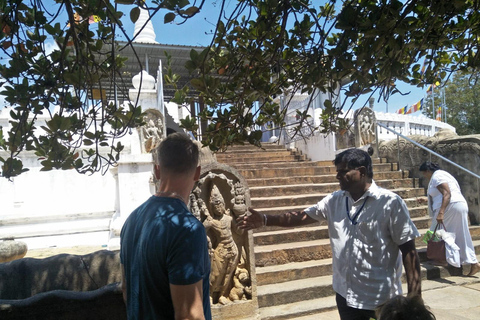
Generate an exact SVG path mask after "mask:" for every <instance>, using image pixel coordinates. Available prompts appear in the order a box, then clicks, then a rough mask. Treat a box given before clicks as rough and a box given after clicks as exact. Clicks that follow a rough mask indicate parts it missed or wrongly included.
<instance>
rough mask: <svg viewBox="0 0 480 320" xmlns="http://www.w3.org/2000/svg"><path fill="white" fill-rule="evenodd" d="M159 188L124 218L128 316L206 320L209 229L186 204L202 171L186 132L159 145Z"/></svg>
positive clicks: (208, 315) (123, 258) (124, 283)
mask: <svg viewBox="0 0 480 320" xmlns="http://www.w3.org/2000/svg"><path fill="white" fill-rule="evenodd" d="M157 163H158V164H156V165H155V169H154V171H155V175H156V177H157V178H158V179H159V180H160V186H159V188H158V192H157V193H156V194H155V195H154V196H152V197H150V199H148V200H147V201H146V202H145V203H143V204H142V205H141V206H140V207H138V208H137V209H136V210H135V211H133V212H132V214H131V215H130V216H129V217H128V219H127V221H126V222H125V224H124V226H123V228H122V232H121V234H120V238H121V249H120V259H121V263H122V279H123V281H122V290H123V298H124V300H125V303H126V305H127V315H128V319H206V320H210V319H211V318H212V316H211V311H210V296H209V276H210V258H209V255H208V244H207V237H206V233H205V228H204V227H203V225H202V223H201V222H200V221H199V220H197V219H196V218H195V217H194V216H193V215H192V214H191V213H190V211H189V210H188V208H187V205H186V203H187V201H186V200H187V199H188V197H189V194H190V191H191V190H192V188H193V186H194V184H195V181H197V180H198V178H199V176H200V167H199V166H198V147H197V146H196V145H195V144H194V143H193V142H192V141H191V140H190V138H188V137H187V136H186V135H184V134H180V133H174V134H171V135H169V136H168V137H167V138H166V139H165V140H164V141H162V143H161V144H160V146H159V147H158V149H157Z"/></svg>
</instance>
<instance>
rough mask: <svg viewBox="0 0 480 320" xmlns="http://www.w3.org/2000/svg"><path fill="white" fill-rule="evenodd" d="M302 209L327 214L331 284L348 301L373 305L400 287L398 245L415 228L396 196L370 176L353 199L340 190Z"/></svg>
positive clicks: (323, 217) (353, 304) (366, 306)
mask: <svg viewBox="0 0 480 320" xmlns="http://www.w3.org/2000/svg"><path fill="white" fill-rule="evenodd" d="M362 206H363V208H362ZM347 208H348V211H347ZM360 209H361V210H360ZM305 212H306V213H307V214H308V215H309V216H310V217H312V218H313V219H316V220H319V221H323V220H327V223H328V231H329V234H330V244H331V246H332V255H333V257H332V258H333V289H334V290H335V292H337V293H338V294H340V295H341V296H342V297H344V298H345V299H346V301H347V305H348V306H350V307H353V308H357V309H367V310H374V309H375V308H376V307H377V306H379V305H380V304H382V303H384V302H385V301H387V300H388V299H390V298H392V297H394V296H395V295H398V294H401V293H402V285H401V274H402V261H401V254H400V250H399V248H398V246H399V245H402V244H404V243H406V242H407V241H409V240H412V239H415V237H419V236H420V234H419V232H418V230H417V228H416V227H415V225H414V224H413V222H412V220H411V219H410V214H409V212H408V209H407V206H406V204H405V202H404V201H403V200H402V198H400V196H398V195H397V194H395V193H393V192H391V191H388V190H386V189H383V188H380V187H378V186H377V185H376V184H375V182H372V185H371V186H370V188H369V189H368V190H367V191H366V192H365V193H364V194H363V196H362V197H361V198H360V199H358V200H357V201H353V199H352V197H351V195H350V193H349V192H348V191H341V190H340V191H336V192H334V193H332V194H330V195H328V196H327V197H325V198H324V199H322V200H321V201H320V202H318V203H317V204H316V205H314V206H312V207H310V208H307V209H306V210H305ZM357 212H358V215H357V216H356V218H355V220H353V218H354V216H355V214H357ZM352 220H353V221H352Z"/></svg>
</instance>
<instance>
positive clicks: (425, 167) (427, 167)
mask: <svg viewBox="0 0 480 320" xmlns="http://www.w3.org/2000/svg"><path fill="white" fill-rule="evenodd" d="M440 169H441V168H440V166H439V165H438V163H434V162H430V161H425V162H424V163H422V164H421V165H420V168H419V169H418V170H420V171H431V172H435V171H437V170H440Z"/></svg>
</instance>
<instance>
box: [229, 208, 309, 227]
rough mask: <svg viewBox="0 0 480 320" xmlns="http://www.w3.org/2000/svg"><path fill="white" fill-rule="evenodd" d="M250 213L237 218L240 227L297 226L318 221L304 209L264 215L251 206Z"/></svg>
mask: <svg viewBox="0 0 480 320" xmlns="http://www.w3.org/2000/svg"><path fill="white" fill-rule="evenodd" d="M248 211H249V212H250V214H245V215H243V216H240V217H238V218H237V223H238V227H239V228H240V229H246V230H251V229H256V228H260V227H264V226H279V227H297V226H304V225H307V224H312V223H315V222H318V221H317V220H315V219H313V218H311V217H310V216H309V215H308V214H307V213H305V211H302V212H287V213H283V214H280V215H266V214H263V213H260V212H258V211H256V210H254V209H252V208H248Z"/></svg>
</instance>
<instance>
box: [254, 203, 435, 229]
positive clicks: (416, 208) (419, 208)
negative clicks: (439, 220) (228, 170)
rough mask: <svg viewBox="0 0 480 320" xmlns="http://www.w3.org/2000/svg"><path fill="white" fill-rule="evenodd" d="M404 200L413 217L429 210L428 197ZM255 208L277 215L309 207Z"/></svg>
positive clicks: (424, 213) (425, 213)
mask: <svg viewBox="0 0 480 320" xmlns="http://www.w3.org/2000/svg"><path fill="white" fill-rule="evenodd" d="M404 201H405V203H406V204H407V207H408V210H409V211H410V216H411V217H412V218H414V217H420V216H423V215H427V214H428V212H427V211H428V207H427V202H428V200H427V197H415V198H408V199H404ZM316 202H318V201H316ZM316 202H315V203H316ZM315 203H313V204H315ZM313 204H312V205H313ZM252 207H253V206H252ZM253 208H254V209H255V210H257V211H259V212H261V213H264V214H271V215H277V214H282V213H285V212H290V211H302V210H304V209H305V208H307V207H306V206H284V207H268V208H256V207H253ZM257 230H259V229H255V230H254V231H257ZM260 230H261V229H260Z"/></svg>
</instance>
